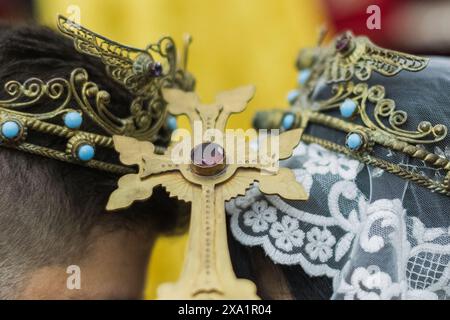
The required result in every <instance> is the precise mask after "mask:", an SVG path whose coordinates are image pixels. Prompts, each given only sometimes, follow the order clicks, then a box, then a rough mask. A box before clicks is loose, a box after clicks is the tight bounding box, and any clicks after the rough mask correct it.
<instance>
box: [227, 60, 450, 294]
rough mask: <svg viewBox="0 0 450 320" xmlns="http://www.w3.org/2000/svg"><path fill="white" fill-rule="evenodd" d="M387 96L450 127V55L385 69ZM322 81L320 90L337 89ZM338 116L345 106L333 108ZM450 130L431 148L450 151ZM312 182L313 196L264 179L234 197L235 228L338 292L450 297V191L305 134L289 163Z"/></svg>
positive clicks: (328, 133) (396, 158) (324, 131)
mask: <svg viewBox="0 0 450 320" xmlns="http://www.w3.org/2000/svg"><path fill="white" fill-rule="evenodd" d="M376 84H379V85H383V86H384V87H385V89H386V97H387V98H389V99H393V100H394V101H395V102H396V105H397V109H399V110H403V111H405V112H407V113H408V116H409V118H408V119H409V120H408V122H407V123H406V125H405V126H404V127H403V128H405V129H408V130H415V129H416V128H417V125H418V124H419V123H420V122H421V121H424V120H426V121H430V122H431V123H432V124H433V125H435V124H439V123H440V124H444V125H447V126H448V127H450V109H449V108H450V90H449V87H450V60H449V59H446V58H440V57H433V58H432V59H431V61H430V64H429V66H428V67H427V68H426V69H425V70H423V71H421V72H418V73H411V72H405V71H403V72H401V73H400V74H399V75H397V76H395V77H390V78H386V77H383V76H381V75H378V74H374V75H373V76H372V78H371V79H370V81H369V85H376ZM329 89H330V88H329V87H328V86H326V85H324V86H322V87H320V88H318V90H317V91H316V93H315V98H316V99H319V98H323V97H326V96H327V95H328V94H329ZM369 109H370V108H369ZM332 114H333V115H335V116H338V112H337V111H336V112H332ZM307 133H309V134H312V135H314V136H318V137H322V138H325V139H327V140H331V141H333V142H336V143H339V144H344V141H345V134H344V133H337V132H336V131H333V130H331V129H329V128H323V127H321V126H317V125H310V126H309V128H308V130H307ZM449 143H450V138H449V137H447V138H446V139H445V140H444V141H443V142H441V143H438V144H435V145H427V146H425V148H427V149H428V150H430V151H432V152H436V153H439V154H441V155H442V156H450V149H449V148H448V147H446V146H450V144H449ZM375 154H376V156H378V157H381V158H384V159H387V160H389V161H392V162H394V163H399V164H402V165H405V166H409V168H414V170H417V171H420V172H423V173H424V174H426V175H428V176H431V177H433V176H436V177H439V175H442V174H444V173H443V172H438V171H436V170H435V169H432V168H430V167H429V166H427V165H425V164H424V163H423V162H421V161H417V160H412V159H409V157H407V156H405V155H403V154H398V153H393V152H391V151H389V150H386V149H383V148H377V149H376V150H375ZM284 165H285V166H287V167H290V168H292V169H294V170H295V172H296V176H297V179H298V180H299V181H300V182H302V183H303V184H304V185H305V186H306V188H307V190H308V191H309V192H310V199H309V200H308V201H306V202H296V201H289V202H287V201H284V200H282V199H280V198H278V197H273V196H265V195H262V194H261V193H259V192H258V191H257V189H256V188H254V189H252V190H250V191H249V192H248V193H247V195H246V196H244V197H240V198H238V199H236V200H233V201H231V202H230V203H229V204H228V205H227V211H228V213H229V214H230V215H231V223H230V226H231V230H232V233H233V235H234V236H235V238H236V239H237V240H238V241H240V242H241V243H243V244H244V245H249V246H261V247H263V248H264V250H265V251H266V254H267V255H268V256H269V257H270V258H271V259H272V260H273V261H274V262H276V263H280V264H286V265H300V266H302V267H303V268H304V270H305V271H306V272H307V273H309V274H310V275H312V276H319V275H327V276H329V277H331V278H333V283H334V284H333V289H334V295H333V298H334V299H449V298H450V284H449V282H450V228H449V227H450V212H449V210H450V198H449V197H446V196H443V195H440V194H435V193H432V192H430V191H429V190H427V189H425V188H423V187H420V186H418V185H416V184H414V183H411V182H409V181H407V180H403V179H401V178H399V177H397V176H395V175H392V174H389V173H386V172H383V171H381V170H379V169H377V168H373V167H370V166H366V165H363V164H361V163H358V162H357V161H355V160H352V159H348V158H346V157H344V156H343V155H339V154H335V153H332V152H329V151H327V150H324V149H323V148H321V147H319V146H317V145H305V144H302V145H301V146H299V148H297V150H296V152H295V154H294V157H292V158H291V159H290V160H288V161H286V162H285V163H284Z"/></svg>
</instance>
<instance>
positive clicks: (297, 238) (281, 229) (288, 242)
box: [270, 216, 305, 251]
mask: <svg viewBox="0 0 450 320" xmlns="http://www.w3.org/2000/svg"><path fill="white" fill-rule="evenodd" d="M270 235H271V236H272V237H274V238H275V245H276V246H277V247H278V248H280V249H283V250H285V251H292V249H293V247H294V246H296V247H301V246H302V245H303V239H304V238H305V233H304V232H303V231H302V230H300V229H299V228H298V220H297V219H294V218H291V217H289V216H284V217H283V219H281V223H280V222H278V221H277V222H275V223H274V224H272V227H271V228H270Z"/></svg>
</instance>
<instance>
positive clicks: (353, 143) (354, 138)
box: [345, 133, 363, 150]
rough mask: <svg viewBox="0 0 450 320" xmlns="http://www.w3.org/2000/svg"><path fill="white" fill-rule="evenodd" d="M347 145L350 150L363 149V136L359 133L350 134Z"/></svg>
mask: <svg viewBox="0 0 450 320" xmlns="http://www.w3.org/2000/svg"><path fill="white" fill-rule="evenodd" d="M345 144H346V145H347V148H349V149H350V150H358V149H359V148H361V146H362V144H363V139H362V137H361V135H360V134H358V133H350V134H349V135H348V136H347V140H346V142H345Z"/></svg>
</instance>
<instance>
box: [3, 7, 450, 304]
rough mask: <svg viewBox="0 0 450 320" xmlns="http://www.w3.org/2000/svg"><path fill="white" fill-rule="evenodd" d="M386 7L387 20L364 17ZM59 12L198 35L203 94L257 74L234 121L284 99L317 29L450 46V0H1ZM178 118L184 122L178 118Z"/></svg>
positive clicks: (174, 255) (150, 288)
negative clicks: (375, 25) (371, 24)
mask: <svg viewBox="0 0 450 320" xmlns="http://www.w3.org/2000/svg"><path fill="white" fill-rule="evenodd" d="M371 5H377V6H378V8H379V9H380V14H381V15H380V18H381V19H380V22H381V25H380V27H381V29H379V30H378V29H374V30H370V29H368V27H367V20H368V19H369V17H370V16H371V15H372V14H373V13H374V11H371V12H370V13H368V12H367V9H368V7H369V6H371ZM58 13H61V14H64V15H66V16H69V17H74V18H76V19H79V22H80V23H81V24H82V25H84V26H86V27H87V28H90V29H92V30H94V31H95V32H97V33H100V34H102V35H104V36H106V37H109V38H112V39H114V40H116V41H118V42H121V43H124V44H128V45H131V46H135V47H145V46H146V45H147V44H148V43H149V42H155V41H157V39H158V38H159V37H160V36H162V35H171V36H172V37H173V38H174V39H175V40H176V42H177V44H178V46H179V47H181V40H182V38H183V35H184V34H185V33H186V32H188V33H190V34H192V35H193V37H194V43H193V45H192V47H191V51H190V56H189V65H188V67H189V70H190V71H191V72H192V73H193V74H194V75H195V77H196V78H197V91H198V93H199V95H200V96H201V97H202V98H203V100H204V101H206V102H207V101H208V100H212V99H213V97H214V95H215V93H217V92H218V91H220V90H224V89H230V88H233V87H236V86H240V85H244V84H249V83H253V84H255V85H256V87H257V95H256V97H255V99H254V100H253V101H252V102H251V104H250V106H249V108H248V109H247V110H246V111H245V112H244V114H243V115H239V116H238V117H234V118H232V119H231V123H230V127H231V128H238V127H240V128H248V127H250V125H251V119H252V115H253V114H254V113H255V111H256V110H260V109H264V108H272V107H275V106H277V107H287V105H288V103H287V101H286V93H287V92H288V91H290V89H292V88H293V87H295V86H296V71H295V68H294V61H295V58H296V55H297V52H298V50H299V49H300V48H302V47H305V46H314V45H315V44H316V40H317V37H318V33H319V29H320V27H321V26H322V25H326V26H327V27H328V29H329V30H330V35H332V34H334V33H338V32H340V31H343V30H346V29H351V30H353V31H354V33H355V34H366V35H368V36H369V37H371V38H372V40H374V42H375V43H377V44H379V45H382V46H385V47H389V48H392V49H398V50H403V51H408V52H412V53H419V54H441V55H448V54H450V32H449V30H450V1H441V0H427V1H419V0H271V1H269V0H267V1H261V0H246V1H242V0H226V1H225V0H108V1H104V0H0V19H1V20H3V21H6V22H9V23H24V22H33V21H37V22H38V23H43V24H46V25H48V26H51V27H55V22H56V16H57V14H58ZM180 125H181V126H185V125H186V121H185V120H183V119H181V121H180ZM186 239H187V237H186V236H181V237H173V238H161V239H159V241H158V242H157V244H156V248H155V250H154V252H153V257H152V261H151V264H150V266H149V274H151V277H149V281H148V283H147V289H146V297H147V298H149V299H153V298H154V297H155V292H156V287H157V286H158V285H159V284H160V283H162V282H167V281H174V280H176V279H177V277H178V274H179V272H180V269H181V264H182V260H183V255H184V248H185V245H186Z"/></svg>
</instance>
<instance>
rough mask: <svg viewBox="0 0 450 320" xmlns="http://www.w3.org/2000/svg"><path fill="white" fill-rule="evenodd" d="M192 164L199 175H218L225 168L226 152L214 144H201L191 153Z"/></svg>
mask: <svg viewBox="0 0 450 320" xmlns="http://www.w3.org/2000/svg"><path fill="white" fill-rule="evenodd" d="M191 163H192V165H191V167H192V169H193V171H194V172H195V173H197V174H200V175H214V174H217V173H218V172H220V171H222V170H223V168H224V167H225V150H224V149H223V148H222V147H221V146H220V145H218V144H217V143H213V142H205V143H202V144H199V145H198V146H196V147H195V148H194V149H192V151H191Z"/></svg>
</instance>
